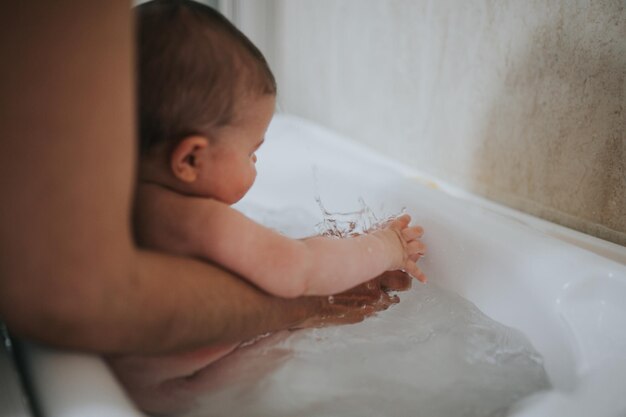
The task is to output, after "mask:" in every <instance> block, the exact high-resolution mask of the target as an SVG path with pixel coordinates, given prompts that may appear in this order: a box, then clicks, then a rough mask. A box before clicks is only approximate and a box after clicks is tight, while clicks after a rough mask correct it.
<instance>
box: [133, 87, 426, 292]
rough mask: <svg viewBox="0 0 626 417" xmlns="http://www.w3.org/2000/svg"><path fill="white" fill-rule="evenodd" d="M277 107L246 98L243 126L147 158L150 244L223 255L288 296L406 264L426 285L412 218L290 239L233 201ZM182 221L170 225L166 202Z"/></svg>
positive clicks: (144, 200)
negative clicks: (341, 235)
mask: <svg viewBox="0 0 626 417" xmlns="http://www.w3.org/2000/svg"><path fill="white" fill-rule="evenodd" d="M274 107H275V97H274V96H273V95H261V96H250V97H246V98H245V99H244V100H242V102H241V103H238V106H237V112H236V114H235V117H234V120H235V121H234V122H233V123H231V124H229V125H227V126H225V127H222V128H219V129H215V132H214V133H213V134H212V135H213V136H211V137H202V136H199V135H192V136H190V137H187V138H184V139H182V140H180V141H179V142H177V144H176V146H175V148H174V150H173V151H170V147H169V146H167V144H164V145H161V146H160V147H159V148H157V149H156V150H155V151H153V152H152V153H151V154H149V155H148V156H146V157H143V158H142V159H141V164H140V165H141V168H140V172H141V177H140V181H139V186H138V190H137V231H138V237H139V239H141V241H142V242H143V243H144V244H145V245H147V246H153V247H155V248H158V249H162V250H165V251H167V252H170V253H180V254H185V255H192V256H196V257H199V258H204V259H207V260H210V261H214V262H216V263H217V264H219V265H223V266H224V267H226V268H228V269H229V270H231V271H233V272H236V273H238V274H240V275H241V276H243V277H245V278H246V279H248V280H249V281H250V282H252V283H254V284H255V285H257V286H258V287H260V288H261V289H263V290H265V291H267V292H269V293H270V294H274V295H277V296H280V297H289V298H293V297H299V296H302V295H330V294H335V293H337V292H341V291H345V290H347V289H349V288H352V287H354V286H356V285H358V284H362V283H363V282H365V281H367V280H370V279H372V278H374V277H376V276H377V275H379V274H382V273H383V272H385V271H390V270H398V269H403V270H405V271H407V272H408V273H409V274H411V275H413V276H415V277H416V278H418V279H419V280H421V281H425V276H424V275H423V274H422V272H421V271H420V270H419V268H418V267H417V266H416V264H415V261H416V260H417V259H418V258H419V257H420V256H421V255H422V254H423V253H424V250H425V245H424V244H423V243H422V242H420V241H419V238H420V237H421V236H422V233H423V230H422V228H421V227H419V226H409V222H410V220H411V218H410V216H408V215H403V216H399V217H398V218H396V219H394V220H392V221H390V222H389V223H388V224H387V225H385V226H384V227H383V228H381V229H380V230H377V231H374V232H371V233H368V234H364V235H361V236H357V237H351V238H345V239H335V238H329V237H322V236H315V237H311V238H308V239H301V240H297V239H290V238H288V237H286V236H283V235H282V234H280V233H277V232H275V231H273V230H271V229H269V228H266V227H264V226H262V225H260V224H258V223H256V222H254V221H252V220H251V219H249V218H247V217H246V216H244V215H242V214H241V213H240V212H239V211H237V210H235V209H233V208H231V207H230V205H231V204H234V203H236V202H237V201H239V200H240V199H241V198H242V197H243V196H244V195H245V194H246V193H247V192H248V190H249V189H250V188H251V187H252V185H253V183H254V180H255V178H256V167H255V164H256V161H257V157H256V154H255V152H256V150H257V149H259V147H260V146H261V144H262V143H263V141H264V139H263V138H264V136H265V132H266V130H267V128H268V126H269V123H270V121H271V119H272V116H273V113H274ZM164 206H167V211H168V212H173V213H176V214H177V216H178V220H177V221H175V222H171V223H164V222H163V220H162V213H163V212H164V211H165V210H164V209H163V208H162V207H164Z"/></svg>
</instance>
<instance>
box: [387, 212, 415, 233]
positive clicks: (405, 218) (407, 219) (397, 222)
mask: <svg viewBox="0 0 626 417" xmlns="http://www.w3.org/2000/svg"><path fill="white" fill-rule="evenodd" d="M409 223H411V216H409V215H408V214H403V215H402V216H398V217H396V218H395V219H393V220H392V221H391V224H390V226H391V227H396V228H398V229H400V230H403V229H406V227H407V226H408V225H409Z"/></svg>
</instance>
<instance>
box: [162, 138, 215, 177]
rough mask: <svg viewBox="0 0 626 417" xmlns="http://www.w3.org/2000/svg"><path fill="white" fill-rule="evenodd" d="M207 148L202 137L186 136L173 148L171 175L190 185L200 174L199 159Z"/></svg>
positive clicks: (207, 141)
mask: <svg viewBox="0 0 626 417" xmlns="http://www.w3.org/2000/svg"><path fill="white" fill-rule="evenodd" d="M208 146H209V140H208V139H207V138H205V137H204V136H197V135H194V136H187V137H186V138H184V139H183V140H181V141H180V142H178V145H176V147H175V148H174V151H173V152H172V156H171V158H170V167H171V168H172V173H173V174H174V175H175V176H176V178H178V179H179V180H181V181H184V182H187V183H192V182H194V181H195V180H196V179H197V178H198V175H199V173H200V165H201V158H202V156H203V155H204V153H205V152H204V151H206V149H207V147H208Z"/></svg>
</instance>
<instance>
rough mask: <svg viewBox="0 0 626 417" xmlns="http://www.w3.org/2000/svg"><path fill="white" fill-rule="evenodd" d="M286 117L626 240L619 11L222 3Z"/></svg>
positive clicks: (623, 44)
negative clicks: (267, 72)
mask: <svg viewBox="0 0 626 417" xmlns="http://www.w3.org/2000/svg"><path fill="white" fill-rule="evenodd" d="M205 3H206V4H209V5H211V6H213V7H216V8H218V9H219V10H221V11H222V13H224V14H225V15H226V16H227V17H229V18H230V19H231V20H232V21H233V22H234V23H235V24H236V25H237V26H238V27H239V28H240V29H241V30H242V31H243V32H244V33H246V34H247V35H248V36H249V37H250V38H251V39H252V40H253V42H255V44H257V46H259V47H260V49H261V50H262V51H263V52H264V54H265V55H266V57H267V58H268V60H269V62H270V65H271V67H272V69H273V70H274V72H275V75H276V77H277V80H278V86H279V105H280V108H281V110H282V111H283V112H286V113H290V114H295V115H298V116H302V117H304V118H307V119H309V120H312V121H314V122H317V123H319V124H322V125H324V126H326V127H329V128H331V129H333V130H335V131H338V132H339V133H341V134H344V135H346V136H348V137H350V138H352V139H355V140H357V141H360V142H362V143H364V144H366V145H367V146H370V147H372V148H374V149H376V150H378V151H379V152H382V153H384V154H386V155H388V156H390V157H392V158H395V159H396V160H399V161H401V162H403V163H405V164H408V165H410V166H411V167H413V168H415V169H417V170H419V171H421V172H423V173H424V174H427V175H431V176H433V177H435V178H438V179H440V180H443V181H445V182H447V183H449V184H452V185H454V186H457V187H460V188H462V189H464V190H467V191H470V192H472V193H475V194H478V195H481V196H484V197H487V198H489V199H491V200H493V201H496V202H499V203H502V204H505V205H508V206H510V207H513V208H516V209H519V210H522V211H525V212H527V213H530V214H533V215H536V216H539V217H542V218H545V219H547V220H550V221H553V222H555V223H559V224H561V225H564V226H567V227H570V228H573V229H577V230H580V231H582V232H585V233H588V234H591V235H595V236H598V237H600V238H603V239H606V240H610V241H613V242H615V243H619V244H621V245H626V110H625V109H626V10H625V6H626V1H624V0H599V1H591V0H548V1H544V0H542V1H517V0H497V1H496V0H493V1H492V0H466V1H461V0H437V1H432V0H386V1H379V0H315V1H313V0H216V1H209V2H205Z"/></svg>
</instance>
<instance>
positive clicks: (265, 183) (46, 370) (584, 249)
mask: <svg viewBox="0 0 626 417" xmlns="http://www.w3.org/2000/svg"><path fill="white" fill-rule="evenodd" d="M258 156H259V162H258V170H259V177H258V180H257V183H256V184H255V186H254V187H253V189H252V190H251V191H250V193H249V195H248V196H247V197H246V198H245V201H244V203H246V202H252V203H254V204H262V205H263V206H264V207H269V208H273V209H276V210H281V209H284V208H286V207H299V208H301V209H303V210H307V211H309V212H312V213H319V208H318V206H317V203H316V201H315V200H314V197H315V195H319V196H320V197H321V198H322V199H323V201H324V203H325V205H326V207H327V208H328V209H329V210H332V211H350V210H354V209H355V208H358V207H356V202H357V201H358V199H359V197H362V198H364V199H365V200H366V202H367V204H368V205H370V206H371V207H382V206H383V205H384V209H385V210H387V211H389V212H392V211H394V210H397V209H399V208H401V207H406V209H407V210H408V211H409V212H410V213H411V214H412V215H413V218H414V221H415V222H417V223H419V224H421V225H422V226H423V227H424V228H425V230H426V235H425V237H424V241H425V243H426V244H427V245H428V247H429V251H428V255H427V257H426V258H425V259H423V260H422V261H420V263H421V266H422V268H423V270H424V272H425V273H426V274H427V275H428V276H429V277H430V279H431V280H432V281H436V282H437V284H438V285H440V286H442V287H444V288H447V289H450V290H453V291H455V292H456V293H458V294H459V295H461V296H463V297H465V298H467V299H468V300H470V301H471V302H473V303H474V304H475V305H476V306H478V307H479V308H480V310H482V311H483V312H484V313H485V314H487V315H488V316H490V317H491V318H493V319H495V320H497V321H499V322H501V323H504V324H506V325H508V326H511V327H514V328H517V329H519V330H520V331H522V332H523V333H524V334H525V335H526V336H527V337H528V339H529V340H530V341H531V342H532V344H533V346H534V347H535V348H536V349H537V351H539V352H540V353H541V355H542V356H543V359H544V365H545V369H546V372H547V374H548V376H549V379H550V382H551V384H552V389H551V390H549V391H547V392H543V393H539V394H537V395H534V396H532V397H530V398H528V399H526V400H524V401H523V402H522V403H521V404H520V405H519V406H518V407H516V408H515V410H514V411H513V412H512V413H513V414H514V415H516V416H590V415H594V416H624V415H626V395H624V389H623V385H622V384H623V382H624V381H625V380H626V248H624V247H621V246H618V245H615V244H612V243H610V242H606V241H603V240H600V239H596V238H594V237H591V236H588V235H584V234H581V233H578V232H575V231H572V230H569V229H566V228H563V227H560V226H557V225H554V224H551V223H548V222H545V221H542V220H540V219H537V218H534V217H532V216H528V215H525V214H523V213H519V212H516V211H514V210H511V209H508V208H505V207H502V206H499V205H497V204H494V203H491V202H489V201H485V200H483V199H480V198H478V197H476V196H473V195H471V194H468V193H466V192H464V191H462V190H459V189H456V188H454V187H451V186H449V185H447V184H444V183H442V182H440V181H438V180H437V179H435V178H430V177H428V176H425V175H423V174H421V173H420V172H417V171H414V170H413V169H411V168H409V167H406V166H403V165H401V164H398V163H396V162H394V161H391V160H389V159H386V158H384V157H382V156H381V155H378V154H376V153H373V152H371V151H369V150H368V149H366V148H363V147H361V146H360V145H358V144H356V143H353V142H351V141H349V140H347V139H345V138H343V137H340V136H338V135H337V134H335V133H333V132H330V131H328V130H326V129H323V128H321V127H319V126H316V125H313V124H311V123H310V122H307V121H305V120H302V119H299V118H296V117H293V116H288V115H279V116H277V117H276V118H275V119H274V121H273V122H272V125H271V127H270V130H269V132H268V134H267V140H266V144H265V145H264V147H263V148H262V149H261V150H260V152H259V154H258ZM23 353H24V358H25V370H26V374H27V376H28V379H29V380H30V385H31V387H32V393H33V396H34V398H35V401H36V403H37V405H38V408H39V409H40V410H42V414H43V415H45V416H48V417H95V416H107V417H108V416H128V417H131V416H133V417H135V416H139V415H141V414H139V413H138V412H136V411H135V410H134V409H133V407H132V406H131V404H130V402H129V401H128V399H127V398H126V397H125V395H124V393H123V391H122V390H121V389H120V387H119V385H118V384H117V383H116V381H115V380H114V379H113V377H112V375H111V374H110V373H109V371H108V369H107V368H106V367H105V365H104V364H103V362H102V361H101V360H100V359H99V358H96V357H93V356H89V355H84V354H78V353H72V352H60V351H57V350H54V349H49V348H44V347H41V346H36V345H32V344H26V345H25V346H24V352H23Z"/></svg>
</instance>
